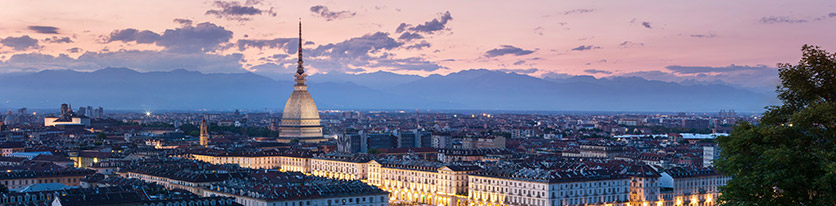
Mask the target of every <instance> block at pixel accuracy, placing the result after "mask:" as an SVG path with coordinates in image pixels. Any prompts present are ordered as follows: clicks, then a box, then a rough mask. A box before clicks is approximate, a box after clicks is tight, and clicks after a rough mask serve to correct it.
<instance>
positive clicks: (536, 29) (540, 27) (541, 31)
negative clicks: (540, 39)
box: [534, 26, 543, 36]
mask: <svg viewBox="0 0 836 206" xmlns="http://www.w3.org/2000/svg"><path fill="white" fill-rule="evenodd" d="M534 33H535V34H537V35H540V36H543V27H542V26H538V27H537V28H534Z"/></svg>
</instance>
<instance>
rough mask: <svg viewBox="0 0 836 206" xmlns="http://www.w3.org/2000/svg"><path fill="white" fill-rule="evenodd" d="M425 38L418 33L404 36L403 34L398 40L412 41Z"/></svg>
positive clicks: (406, 33) (405, 33) (407, 33)
mask: <svg viewBox="0 0 836 206" xmlns="http://www.w3.org/2000/svg"><path fill="white" fill-rule="evenodd" d="M423 38H424V36H421V34H418V33H411V32H404V33H403V34H401V36H400V37H398V40H403V41H411V40H413V39H423Z"/></svg>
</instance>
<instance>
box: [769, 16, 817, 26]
mask: <svg viewBox="0 0 836 206" xmlns="http://www.w3.org/2000/svg"><path fill="white" fill-rule="evenodd" d="M808 21H809V20H806V19H793V18H790V17H788V16H766V17H762V18H761V19H760V20H758V22H760V23H762V24H783V23H785V24H796V23H806V22H808Z"/></svg>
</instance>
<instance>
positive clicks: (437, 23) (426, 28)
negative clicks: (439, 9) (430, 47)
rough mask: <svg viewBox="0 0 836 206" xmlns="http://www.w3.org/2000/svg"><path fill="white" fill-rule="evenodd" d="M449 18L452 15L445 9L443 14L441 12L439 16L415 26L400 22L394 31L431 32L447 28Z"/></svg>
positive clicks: (450, 18)
mask: <svg viewBox="0 0 836 206" xmlns="http://www.w3.org/2000/svg"><path fill="white" fill-rule="evenodd" d="M450 20H453V17H452V16H451V15H450V12H449V11H447V12H445V13H444V14H442V15H441V17H439V18H435V19H433V20H430V21H427V22H424V23H423V24H419V25H417V26H412V25H410V24H406V23H401V24H400V25H398V28H397V29H395V32H396V33H401V32H404V31H412V32H415V33H426V34H433V33H435V32H437V31H441V30H444V29H445V28H447V22H449V21H450Z"/></svg>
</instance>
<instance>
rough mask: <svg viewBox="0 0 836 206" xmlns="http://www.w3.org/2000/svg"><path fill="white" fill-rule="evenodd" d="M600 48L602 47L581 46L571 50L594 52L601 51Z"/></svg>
mask: <svg viewBox="0 0 836 206" xmlns="http://www.w3.org/2000/svg"><path fill="white" fill-rule="evenodd" d="M600 48H601V47H599V46H593V45H580V46H578V47H575V48H572V49H571V50H572V51H586V50H593V49H600Z"/></svg>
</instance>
